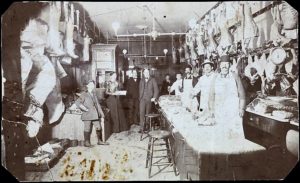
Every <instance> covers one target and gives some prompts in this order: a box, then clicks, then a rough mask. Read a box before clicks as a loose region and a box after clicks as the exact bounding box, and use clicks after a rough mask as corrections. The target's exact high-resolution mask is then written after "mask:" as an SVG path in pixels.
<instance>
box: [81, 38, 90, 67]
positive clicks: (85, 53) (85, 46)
mask: <svg viewBox="0 0 300 183" xmlns="http://www.w3.org/2000/svg"><path fill="white" fill-rule="evenodd" d="M91 41H92V39H91V38H90V37H89V36H88V35H86V37H85V38H83V54H82V61H84V62H87V61H89V60H90V49H89V48H90V44H91Z"/></svg>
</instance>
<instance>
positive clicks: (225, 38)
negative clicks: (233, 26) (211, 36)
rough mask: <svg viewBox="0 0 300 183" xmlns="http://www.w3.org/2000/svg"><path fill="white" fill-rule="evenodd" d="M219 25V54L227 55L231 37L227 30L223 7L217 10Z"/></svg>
mask: <svg viewBox="0 0 300 183" xmlns="http://www.w3.org/2000/svg"><path fill="white" fill-rule="evenodd" d="M219 27H220V29H221V38H220V41H219V45H218V47H217V50H218V54H219V56H223V55H227V54H228V51H229V49H230V48H231V46H232V45H233V37H232V35H231V33H230V32H229V27H228V24H227V20H226V14H225V9H223V8H221V9H220V12H219Z"/></svg>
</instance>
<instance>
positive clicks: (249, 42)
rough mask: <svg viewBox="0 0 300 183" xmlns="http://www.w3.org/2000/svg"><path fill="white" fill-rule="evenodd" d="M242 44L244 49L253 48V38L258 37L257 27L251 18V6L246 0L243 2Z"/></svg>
mask: <svg viewBox="0 0 300 183" xmlns="http://www.w3.org/2000/svg"><path fill="white" fill-rule="evenodd" d="M243 4H244V23H243V25H244V30H243V32H244V36H243V37H244V44H245V45H244V46H245V47H246V49H253V48H254V44H253V39H254V38H255V37H258V33H259V32H258V27H257V25H256V23H255V21H254V19H253V16H252V10H251V6H250V4H249V3H248V2H244V3H243Z"/></svg>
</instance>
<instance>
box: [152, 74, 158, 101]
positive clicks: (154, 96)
mask: <svg viewBox="0 0 300 183" xmlns="http://www.w3.org/2000/svg"><path fill="white" fill-rule="evenodd" d="M152 82H153V89H154V95H153V98H155V99H158V95H159V90H158V85H157V82H156V80H155V79H154V78H153V81H152Z"/></svg>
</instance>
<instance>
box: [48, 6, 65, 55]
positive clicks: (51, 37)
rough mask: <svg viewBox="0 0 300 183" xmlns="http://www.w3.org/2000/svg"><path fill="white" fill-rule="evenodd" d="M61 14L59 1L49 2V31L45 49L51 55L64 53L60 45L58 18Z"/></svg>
mask: <svg viewBox="0 0 300 183" xmlns="http://www.w3.org/2000/svg"><path fill="white" fill-rule="evenodd" d="M60 15H61V3H60V2H51V3H50V7H49V31H48V40H47V43H48V45H47V48H46V51H47V52H48V53H50V55H51V56H62V55H64V54H65V52H64V51H63V48H62V47H61V45H60V42H61V39H60V35H59V34H60V33H59V20H60Z"/></svg>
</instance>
